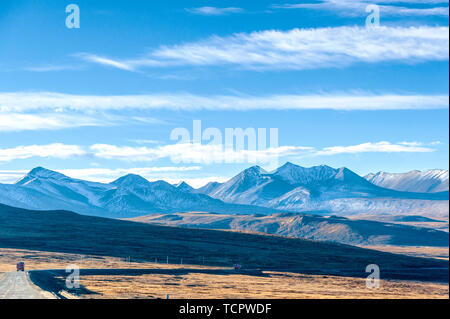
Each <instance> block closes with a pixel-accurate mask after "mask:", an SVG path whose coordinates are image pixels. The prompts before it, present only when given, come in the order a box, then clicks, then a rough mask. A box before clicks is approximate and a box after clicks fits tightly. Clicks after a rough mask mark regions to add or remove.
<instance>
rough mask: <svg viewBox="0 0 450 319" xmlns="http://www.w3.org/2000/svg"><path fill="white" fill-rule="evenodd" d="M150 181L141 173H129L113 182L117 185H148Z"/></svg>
mask: <svg viewBox="0 0 450 319" xmlns="http://www.w3.org/2000/svg"><path fill="white" fill-rule="evenodd" d="M149 183H150V182H149V181H148V180H146V179H145V178H143V177H142V176H140V175H136V174H127V175H125V176H122V177H119V178H118V179H116V180H115V181H114V182H112V183H111V184H112V185H116V186H135V185H146V184H149Z"/></svg>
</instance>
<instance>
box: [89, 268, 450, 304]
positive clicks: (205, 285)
mask: <svg viewBox="0 0 450 319" xmlns="http://www.w3.org/2000/svg"><path fill="white" fill-rule="evenodd" d="M264 274H265V275H267V276H261V277H256V276H246V275H239V274H230V275H209V274H198V273H193V274H187V275H182V276H173V275H172V276H171V275H141V276H136V277H130V276H113V277H111V276H86V277H84V278H82V280H81V283H82V285H83V286H84V287H86V288H87V289H89V290H92V291H95V292H97V293H98V295H91V296H90V298H165V296H166V295H167V294H169V297H170V298H172V299H185V298H187V299H195V298H226V299H228V298H236V299H241V298H261V299H265V298H274V299H308V298H333V299H334V298H350V299H355V298H402V299H404V298H448V296H449V291H448V285H445V284H429V283H427V284H424V283H420V282H406V281H403V282H402V281H385V280H382V281H381V284H380V288H379V289H368V288H367V287H366V281H365V279H361V278H350V277H338V276H319V275H303V274H293V273H283V272H264Z"/></svg>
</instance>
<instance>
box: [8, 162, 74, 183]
mask: <svg viewBox="0 0 450 319" xmlns="http://www.w3.org/2000/svg"><path fill="white" fill-rule="evenodd" d="M66 177H67V176H66V175H63V174H61V173H58V172H55V171H52V170H49V169H46V168H44V167H40V166H38V167H35V168H33V169H32V170H31V171H29V172H28V174H27V175H25V176H24V177H22V178H21V179H20V180H18V181H17V182H16V184H17V185H25V184H26V183H28V182H30V181H32V180H34V179H36V178H40V179H49V178H51V179H62V178H66Z"/></svg>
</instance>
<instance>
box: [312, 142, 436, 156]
mask: <svg viewBox="0 0 450 319" xmlns="http://www.w3.org/2000/svg"><path fill="white" fill-rule="evenodd" d="M420 145H422V144H421V143H417V142H409V143H408V142H402V143H397V144H392V143H390V142H384V141H383V142H378V143H370V142H369V143H362V144H358V145H351V146H332V147H326V148H324V149H322V150H320V151H317V152H315V153H314V155H315V156H320V155H337V154H359V153H429V152H434V151H435V150H434V149H432V148H429V147H424V146H420Z"/></svg>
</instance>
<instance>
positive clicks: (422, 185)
mask: <svg viewBox="0 0 450 319" xmlns="http://www.w3.org/2000/svg"><path fill="white" fill-rule="evenodd" d="M364 178H365V179H367V180H368V181H369V182H371V183H373V184H375V185H377V186H380V187H385V188H389V189H394V190H398V191H405V192H418V193H437V192H445V191H448V190H449V180H448V170H443V169H432V170H427V171H423V172H421V171H411V172H408V173H387V172H378V173H376V174H368V175H366V176H364Z"/></svg>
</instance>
